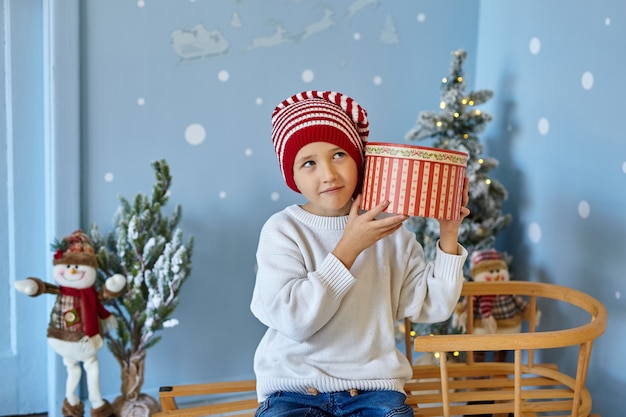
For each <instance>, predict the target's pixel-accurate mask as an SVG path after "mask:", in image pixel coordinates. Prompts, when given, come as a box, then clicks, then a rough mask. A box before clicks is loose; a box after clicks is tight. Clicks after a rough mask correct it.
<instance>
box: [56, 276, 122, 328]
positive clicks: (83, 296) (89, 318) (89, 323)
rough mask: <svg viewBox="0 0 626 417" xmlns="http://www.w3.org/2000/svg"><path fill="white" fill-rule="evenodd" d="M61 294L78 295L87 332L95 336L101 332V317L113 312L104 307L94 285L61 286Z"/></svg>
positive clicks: (103, 317)
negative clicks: (82, 286) (79, 286)
mask: <svg viewBox="0 0 626 417" xmlns="http://www.w3.org/2000/svg"><path fill="white" fill-rule="evenodd" d="M60 289H61V294H63V295H68V296H72V297H76V298H78V299H79V300H80V302H81V306H82V310H83V317H82V319H83V320H84V323H85V334H86V335H87V336H89V337H93V336H95V335H97V334H99V333H100V322H99V318H101V319H106V318H107V317H109V316H110V315H111V313H110V312H109V311H108V310H107V309H105V308H104V306H103V305H102V303H100V300H99V299H98V293H97V292H96V289H95V288H94V287H93V286H92V287H89V288H84V289H77V288H69V287H60Z"/></svg>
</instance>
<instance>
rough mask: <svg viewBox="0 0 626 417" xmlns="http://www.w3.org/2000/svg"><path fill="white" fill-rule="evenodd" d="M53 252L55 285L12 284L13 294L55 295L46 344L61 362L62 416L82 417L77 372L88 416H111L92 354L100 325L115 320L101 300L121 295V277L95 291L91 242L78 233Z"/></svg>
mask: <svg viewBox="0 0 626 417" xmlns="http://www.w3.org/2000/svg"><path fill="white" fill-rule="evenodd" d="M53 249H54V250H56V251H55V253H54V258H53V260H52V263H53V265H54V266H53V269H52V273H53V276H54V280H55V281H56V283H57V284H58V285H53V284H49V283H46V282H44V281H42V280H41V279H39V278H32V277H29V278H26V279H23V280H18V281H16V282H15V284H14V285H15V289H16V290H17V291H19V292H21V293H23V294H26V295H29V296H31V297H36V296H38V295H41V294H55V295H56V296H57V298H56V302H55V304H54V307H53V309H52V311H51V313H50V321H49V324H48V344H49V345H50V347H51V348H52V349H53V350H54V351H55V352H56V353H57V354H59V355H60V356H61V357H62V358H63V364H64V365H65V367H66V369H67V382H66V388H65V399H64V400H63V407H62V410H61V411H62V413H63V415H64V416H68V417H83V415H84V405H83V403H82V402H81V401H80V398H79V397H78V396H77V395H76V388H77V386H78V384H79V382H80V379H81V368H80V365H79V362H82V367H83V369H84V370H85V374H86V376H87V388H88V390H89V402H90V403H91V416H92V417H110V416H115V413H114V411H113V407H112V406H111V404H110V403H109V402H108V401H107V400H105V399H103V398H102V394H101V393H100V368H99V364H98V358H97V356H96V354H97V353H98V351H99V350H100V349H101V348H102V345H103V340H102V335H101V332H102V330H103V329H101V324H102V325H103V328H104V330H105V331H108V330H111V329H115V328H116V325H117V322H116V320H115V317H114V316H113V315H112V314H111V313H110V312H109V311H107V310H106V309H105V308H104V306H103V305H102V304H101V300H103V299H108V298H114V297H117V296H119V295H121V293H122V291H123V289H124V287H125V286H126V279H125V278H124V276H123V275H119V274H116V275H114V276H112V277H110V278H108V279H107V280H106V283H105V285H104V286H103V287H102V290H101V291H100V292H98V291H96V288H95V286H94V284H95V282H96V271H97V268H98V265H97V260H96V256H95V254H94V250H93V246H92V244H91V241H90V240H89V238H88V237H87V235H85V234H84V233H83V232H82V230H76V231H75V232H74V233H72V234H71V235H69V236H67V237H65V238H63V239H62V240H61V241H57V242H55V243H54V244H53Z"/></svg>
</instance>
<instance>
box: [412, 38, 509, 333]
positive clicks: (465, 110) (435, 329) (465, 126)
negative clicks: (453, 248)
mask: <svg viewBox="0 0 626 417" xmlns="http://www.w3.org/2000/svg"><path fill="white" fill-rule="evenodd" d="M466 57H467V53H466V51H464V50H462V49H459V50H456V51H454V52H453V53H452V64H451V66H450V74H449V75H448V76H447V77H444V78H443V79H442V82H441V100H440V103H439V109H440V111H439V112H438V113H435V112H431V111H423V112H420V113H419V115H418V118H417V123H416V125H415V127H414V128H412V129H411V130H410V131H409V132H407V134H406V139H407V140H413V141H419V140H430V141H431V143H429V144H427V145H425V146H431V147H434V148H441V149H449V150H456V151H462V152H467V154H468V155H469V158H468V162H467V177H468V178H469V203H468V208H469V209H470V211H471V214H470V215H469V216H468V217H467V218H466V219H465V220H464V221H463V223H462V225H461V228H460V230H459V243H461V244H462V245H463V246H464V247H465V248H466V249H467V250H468V251H469V252H470V253H471V252H472V251H474V250H478V249H487V248H492V247H493V246H494V244H495V238H496V235H497V234H498V232H500V231H502V230H503V229H505V228H506V227H507V226H508V225H509V223H510V222H511V215H510V214H503V213H502V203H503V201H504V200H506V198H507V197H508V192H507V190H506V189H505V187H504V186H503V185H502V184H501V183H500V182H498V181H497V180H496V179H494V178H492V177H490V175H489V173H490V171H491V170H492V169H494V168H496V167H497V165H498V161H497V160H496V159H494V158H490V157H486V156H483V155H482V154H483V146H482V144H481V143H480V141H479V138H478V134H479V133H480V132H482V131H483V130H484V129H485V127H486V125H487V123H489V122H490V121H491V120H492V116H491V115H490V114H488V113H485V112H483V111H481V110H479V109H478V108H477V106H479V105H480V104H483V103H485V102H487V101H488V100H489V99H491V97H492V96H493V92H492V91H490V90H484V89H483V90H476V91H472V92H469V93H466V92H465V89H466V84H465V77H464V74H463V63H464V61H465V59H466ZM407 226H408V227H409V229H411V230H413V231H414V232H415V234H416V238H417V239H418V241H420V242H422V244H423V245H424V251H425V253H426V258H427V259H429V260H431V259H434V257H435V242H436V241H437V239H439V223H438V222H437V220H435V219H432V218H425V217H411V218H410V219H409V220H408V221H407ZM468 264H469V263H466V267H465V276H466V277H469V265H468ZM413 330H414V331H415V332H416V333H417V334H449V333H456V332H458V331H457V330H456V329H451V328H450V323H449V321H445V322H442V323H436V324H428V325H424V324H414V329H413Z"/></svg>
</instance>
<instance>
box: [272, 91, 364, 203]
mask: <svg viewBox="0 0 626 417" xmlns="http://www.w3.org/2000/svg"><path fill="white" fill-rule="evenodd" d="M368 135H369V122H368V121H367V112H366V111H365V109H364V108H362V107H361V106H360V105H359V104H358V103H357V102H356V101H354V100H353V99H351V98H350V97H348V96H346V95H343V94H341V93H338V92H334V91H303V92H301V93H298V94H295V95H293V96H291V97H289V98H287V99H285V100H283V101H282V102H281V103H280V104H279V105H278V106H276V108H275V109H274V111H273V112H272V142H273V143H274V150H275V151H276V155H277V156H278V164H279V166H280V170H281V172H282V174H283V178H285V181H286V182H287V185H288V186H289V188H291V189H292V190H294V191H296V192H300V191H299V190H298V187H297V186H296V183H295V182H294V180H293V163H294V160H295V158H296V154H297V153H298V151H299V150H300V149H301V148H302V147H303V146H305V145H308V144H309V143H313V142H328V143H332V144H333V145H337V146H339V147H341V148H342V149H343V150H345V151H346V152H347V153H348V155H350V156H351V157H352V159H354V161H355V162H356V164H357V166H358V167H359V175H358V178H359V181H361V180H362V178H363V169H364V162H365V156H364V149H365V143H366V142H367V136H368ZM356 192H360V182H359V184H358V185H357V190H356Z"/></svg>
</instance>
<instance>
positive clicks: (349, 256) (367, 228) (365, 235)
mask: <svg viewBox="0 0 626 417" xmlns="http://www.w3.org/2000/svg"><path fill="white" fill-rule="evenodd" d="M361 198H362V197H361V195H358V196H357V197H356V198H355V199H354V201H353V202H352V207H351V208H350V214H349V215H348V222H347V223H346V227H345V229H344V231H343V236H342V237H341V239H340V240H339V242H338V243H337V246H336V247H335V250H333V254H334V255H335V256H336V257H337V258H338V259H339V260H340V261H341V262H343V264H344V265H345V266H346V268H348V269H350V268H351V267H352V264H353V263H354V260H355V259H356V258H357V256H359V254H360V253H361V252H363V250H365V249H367V248H369V247H370V246H372V245H373V244H374V243H376V242H377V241H379V240H380V239H382V238H384V237H386V236H389V235H390V234H392V233H393V232H395V231H396V230H398V229H399V228H400V227H402V222H403V221H405V220H406V219H408V216H405V215H403V214H396V215H391V216H388V217H383V218H380V219H376V216H378V215H379V214H380V213H382V212H383V211H384V210H385V209H386V208H387V207H388V206H389V202H388V201H384V202H382V203H380V204H379V205H377V206H376V207H374V208H372V209H371V210H369V211H367V212H365V213H363V214H359V206H360V203H361Z"/></svg>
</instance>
